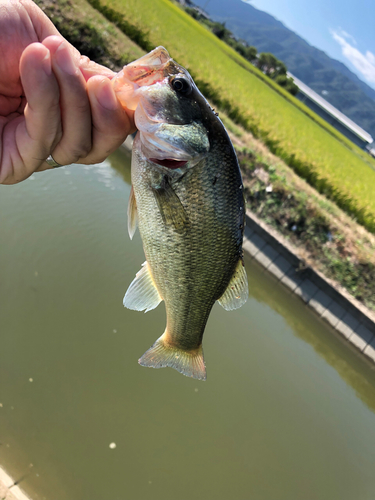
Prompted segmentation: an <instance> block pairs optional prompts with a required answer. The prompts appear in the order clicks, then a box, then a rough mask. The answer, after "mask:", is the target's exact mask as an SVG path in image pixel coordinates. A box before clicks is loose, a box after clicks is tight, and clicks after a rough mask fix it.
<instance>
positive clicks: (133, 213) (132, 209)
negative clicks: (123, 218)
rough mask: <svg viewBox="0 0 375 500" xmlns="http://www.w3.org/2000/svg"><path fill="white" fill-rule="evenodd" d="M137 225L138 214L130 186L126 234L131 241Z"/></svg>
mask: <svg viewBox="0 0 375 500" xmlns="http://www.w3.org/2000/svg"><path fill="white" fill-rule="evenodd" d="M137 223H138V213H137V202H136V201H135V195H134V188H133V186H132V188H131V190H130V195H129V203H128V233H129V236H130V239H131V240H132V239H133V236H134V233H135V230H136V229H137Z"/></svg>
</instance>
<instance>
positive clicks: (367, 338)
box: [243, 212, 375, 362]
mask: <svg viewBox="0 0 375 500" xmlns="http://www.w3.org/2000/svg"><path fill="white" fill-rule="evenodd" d="M243 248H244V251H245V252H246V253H247V254H248V255H250V256H251V257H252V258H254V259H255V260H256V261H257V262H258V263H259V264H260V265H262V266H263V267H264V268H266V269H267V270H268V271H269V272H270V273H271V274H273V275H274V276H275V278H276V279H277V280H278V281H280V282H281V283H282V284H283V285H284V286H285V287H286V288H287V289H289V290H290V291H291V292H292V293H294V294H296V295H297V296H298V297H300V298H301V299H302V300H303V301H304V302H305V303H306V305H307V306H308V307H310V308H311V309H313V310H314V311H315V312H316V313H317V314H318V315H319V316H320V317H321V318H322V319H323V320H325V321H326V322H327V323H329V324H330V325H331V326H332V327H333V328H334V329H335V330H336V331H337V332H338V333H339V334H340V336H342V338H343V339H344V340H345V341H348V342H349V344H350V345H351V346H353V347H354V348H355V349H356V350H358V352H360V353H362V354H363V355H365V356H366V357H367V358H368V359H369V360H371V361H372V362H375V321H374V314H373V313H372V312H371V311H370V310H368V309H367V308H366V307H365V306H364V305H363V304H361V303H359V302H358V301H357V300H355V299H354V298H353V297H351V296H350V295H349V294H348V293H347V292H346V291H345V290H340V289H339V288H338V287H337V286H335V284H333V283H331V282H330V281H329V280H328V279H326V278H325V277H324V276H323V275H322V274H320V273H319V272H317V271H315V270H314V269H312V268H311V267H308V266H306V265H305V263H304V261H303V260H302V259H300V258H299V257H298V255H297V254H296V252H295V251H294V250H293V248H292V247H291V246H290V245H289V243H288V242H287V241H286V240H285V238H283V237H282V236H281V235H279V234H278V233H276V231H274V230H272V229H271V228H269V227H268V226H267V225H266V224H264V223H263V222H262V221H260V220H259V219H258V218H257V217H256V216H255V215H254V214H252V213H251V212H247V214H246V228H245V237H244V245H243Z"/></svg>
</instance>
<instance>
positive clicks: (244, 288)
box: [218, 259, 249, 311]
mask: <svg viewBox="0 0 375 500" xmlns="http://www.w3.org/2000/svg"><path fill="white" fill-rule="evenodd" d="M248 296H249V286H248V283H247V274H246V269H245V266H244V264H243V262H242V259H239V261H238V263H237V267H236V269H235V271H234V273H233V276H232V278H231V280H230V282H229V285H228V286H227V289H226V290H225V292H224V293H223V295H222V296H221V297H220V299H219V300H218V302H219V304H220V305H221V306H222V307H224V309H225V310H227V311H232V310H233V309H238V308H239V307H241V306H242V305H243V304H244V303H245V302H246V301H247V299H248Z"/></svg>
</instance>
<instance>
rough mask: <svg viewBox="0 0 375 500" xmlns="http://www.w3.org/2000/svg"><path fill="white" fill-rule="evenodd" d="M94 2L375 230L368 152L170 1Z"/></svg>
mask: <svg viewBox="0 0 375 500" xmlns="http://www.w3.org/2000/svg"><path fill="white" fill-rule="evenodd" d="M90 3H91V4H92V5H93V6H95V8H97V9H98V10H100V11H101V12H102V13H103V14H104V15H109V18H110V20H111V21H113V22H115V23H116V24H117V25H118V26H119V27H122V29H123V30H124V31H125V32H127V30H128V32H127V34H128V35H129V36H132V31H133V32H134V29H135V31H136V32H137V33H139V32H142V33H143V35H144V36H143V41H142V43H143V45H142V46H143V47H144V48H146V50H148V49H149V48H150V47H153V46H156V45H164V46H165V47H166V48H167V50H169V52H170V53H171V55H172V57H174V58H175V59H176V60H177V61H178V62H180V63H181V64H182V65H184V66H185V67H187V68H188V69H189V71H190V72H191V73H192V75H193V77H194V78H195V80H196V81H197V83H198V85H199V87H200V88H201V90H202V91H203V92H204V93H205V94H206V96H207V97H208V98H210V99H211V100H212V101H213V102H214V103H215V105H216V106H218V107H219V108H220V109H223V110H225V111H226V112H227V113H228V115H229V116H230V118H232V119H233V120H235V121H236V122H237V123H239V124H241V125H242V126H244V127H245V129H246V130H249V131H251V132H252V133H253V134H254V135H255V136H256V137H259V138H261V139H262V140H263V141H264V142H265V143H266V144H267V145H268V146H269V148H270V149H271V151H273V152H274V153H275V154H276V155H277V156H279V157H280V158H282V159H283V160H285V161H286V162H287V163H288V164H289V165H290V166H291V167H292V168H293V169H294V170H295V171H296V172H297V173H298V174H299V175H300V176H302V177H303V178H305V179H306V180H307V181H308V182H309V183H310V184H311V185H313V186H315V187H316V188H317V189H318V190H319V191H320V192H321V193H323V194H325V195H326V196H328V197H329V198H331V199H333V200H335V202H336V203H337V204H338V205H339V206H340V207H341V208H343V209H344V210H346V211H347V212H348V213H350V214H352V215H354V216H355V217H356V219H357V220H358V221H359V222H360V223H361V224H363V225H364V226H365V227H366V228H368V229H369V230H370V231H372V232H375V197H374V196H373V186H375V162H373V160H372V159H371V158H370V157H369V156H368V155H367V154H366V153H365V152H363V151H362V150H360V148H357V147H356V146H355V145H354V144H352V143H350V141H348V140H347V139H346V138H345V137H344V136H342V135H341V134H340V133H339V132H337V131H336V130H334V129H333V128H332V127H330V126H329V125H328V124H326V123H325V122H324V121H323V120H321V119H320V118H319V117H318V116H316V115H314V113H312V112H311V111H310V110H308V109H307V108H306V107H305V106H304V105H303V104H301V103H300V102H299V101H298V100H296V99H295V98H293V97H292V96H290V94H288V93H287V92H286V91H284V90H283V89H282V88H280V87H279V86H277V85H276V84H275V83H274V82H272V81H271V80H270V79H267V78H266V77H265V76H264V75H263V74H262V73H261V72H260V71H258V70H257V68H255V67H254V66H252V65H251V64H250V63H249V62H248V61H246V60H245V59H243V58H242V57H241V56H240V55H239V54H237V53H236V52H235V51H234V50H233V49H232V48H231V47H229V46H227V45H226V44H225V43H223V42H222V41H221V40H219V39H218V38H217V37H215V36H214V35H213V34H212V33H210V32H209V31H208V30H207V29H206V28H205V27H204V26H202V25H200V24H199V23H197V22H196V21H195V20H194V19H192V18H191V17H190V16H189V15H187V14H186V13H185V12H183V11H182V10H181V9H180V8H179V7H178V6H176V5H175V4H173V3H172V2H170V1H169V0H142V2H140V1H139V0H90ZM129 27H130V28H129ZM129 30H130V31H129ZM311 117H312V118H313V119H311ZM371 167H372V168H371Z"/></svg>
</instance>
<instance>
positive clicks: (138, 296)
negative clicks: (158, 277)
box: [124, 261, 163, 312]
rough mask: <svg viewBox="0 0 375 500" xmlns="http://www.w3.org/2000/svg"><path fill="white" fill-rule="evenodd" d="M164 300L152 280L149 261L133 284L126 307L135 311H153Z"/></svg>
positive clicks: (127, 295) (128, 291)
mask: <svg viewBox="0 0 375 500" xmlns="http://www.w3.org/2000/svg"><path fill="white" fill-rule="evenodd" d="M162 300H163V299H162V298H161V297H160V295H159V292H158V291H157V289H156V286H155V284H154V280H153V279H152V276H151V273H150V269H149V266H148V263H147V261H146V262H144V263H143V264H142V268H141V270H140V271H138V273H137V274H136V276H135V278H134V280H133V281H132V282H131V284H130V286H129V288H128V290H127V292H126V294H125V297H124V306H125V307H127V308H128V309H133V310H135V311H143V310H144V311H145V312H148V311H151V309H155V307H157V306H158V305H159V304H160V302H161V301H162Z"/></svg>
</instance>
